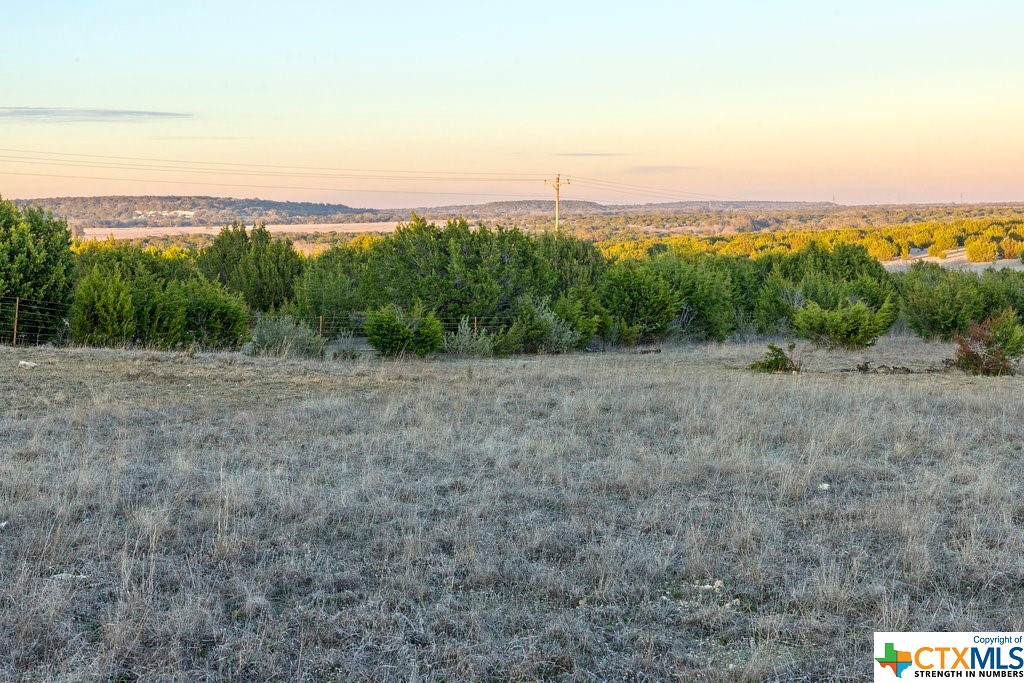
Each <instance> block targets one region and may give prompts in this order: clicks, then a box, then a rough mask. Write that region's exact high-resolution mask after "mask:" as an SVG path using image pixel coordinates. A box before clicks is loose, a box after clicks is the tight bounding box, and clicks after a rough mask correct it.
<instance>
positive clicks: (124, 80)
mask: <svg viewBox="0 0 1024 683" xmlns="http://www.w3.org/2000/svg"><path fill="white" fill-rule="evenodd" d="M10 5H11V6H8V7H5V12H4V15H5V26H6V28H7V30H6V32H5V40H4V44H3V46H2V47H0V93H2V95H0V195H2V196H4V197H7V198H31V197H48V196H70V195H109V194H201V195H216V196H234V197H262V198H268V199H281V200H303V201H321V202H339V203H344V204H348V205H350V206H357V207H370V208H396V207H415V206H435V205H444V204H461V203H477V202H484V201H489V200H502V199H527V198H551V197H552V196H553V191H552V189H551V188H550V187H548V186H545V185H544V182H543V181H544V179H553V178H554V176H555V174H556V173H559V174H561V175H562V177H563V178H565V177H568V178H569V181H570V185H568V186H567V187H564V188H563V189H562V198H563V200H565V199H586V200H594V201H600V202H604V203H644V202H660V201H672V200H687V199H698V200H704V199H707V200H709V201H714V200H716V199H718V200H724V199H750V200H793V201H796V200H801V201H831V200H832V199H833V197H834V198H835V201H837V202H839V203H841V204H867V203H911V202H957V201H960V199H961V196H963V199H964V201H967V202H982V201H1014V200H1024V163H1022V159H1024V131H1022V128H1021V127H1022V122H1024V51H1022V50H1021V49H1020V44H1021V43H1020V36H1019V33H1020V27H1021V26H1022V25H1024V2H1020V1H1019V0H1016V1H1002V2H992V1H985V0H976V1H974V2H944V1H943V0H931V1H930V2H918V1H916V0H903V1H901V0H889V1H887V2H876V1H874V0H861V1H858V2H839V1H835V0H817V1H814V2H805V1H803V0H792V1H790V2H774V3H768V2H763V1H762V2H739V1H733V2H729V1H722V2H715V3H710V2H706V1H701V2H689V1H686V0H676V1H675V2H644V1H643V0H641V1H639V2H631V3H619V2H616V3H610V2H606V3H598V2H593V1H591V2H575V1H572V0H569V1H562V2H545V3H541V2H533V1H532V0H523V1H519V2H506V3H494V6H490V5H491V4H490V3H485V2H480V0H475V1H474V2H461V1H459V2H454V1H446V0H436V1H435V2H430V3H427V2H422V0H420V1H418V2H405V1H389V0H379V1H378V2H373V3H370V2H360V3H354V2H345V1H342V2H338V1H334V2H314V1H310V0H293V1H292V2H289V3H282V2H262V1H260V0H252V1H249V2H245V3H241V2H233V1H222V2H205V1H204V2H194V1H191V0H179V1H176V2H167V1H164V2H152V3H139V2H137V1H135V2H121V1H120V0H108V1H104V2H94V1H89V0H77V1H75V2H66V1H64V0H53V1H51V2H46V3H10Z"/></svg>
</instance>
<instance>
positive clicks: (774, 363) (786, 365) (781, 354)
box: [750, 343, 802, 372]
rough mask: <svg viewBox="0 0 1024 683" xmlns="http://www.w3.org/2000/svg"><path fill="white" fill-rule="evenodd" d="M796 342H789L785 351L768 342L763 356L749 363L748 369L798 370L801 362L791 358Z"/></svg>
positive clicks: (771, 370) (766, 370) (759, 370)
mask: <svg viewBox="0 0 1024 683" xmlns="http://www.w3.org/2000/svg"><path fill="white" fill-rule="evenodd" d="M794 349H796V344H793V343H790V345H789V346H788V347H787V350H786V351H783V350H782V349H780V348H779V347H778V346H776V345H775V344H769V345H768V350H767V351H765V354H764V358H762V359H761V360H756V361H754V362H753V363H751V364H750V369H751V370H755V371H757V372H800V368H801V367H802V364H801V363H800V362H799V361H797V360H796V359H794V358H793V350H794Z"/></svg>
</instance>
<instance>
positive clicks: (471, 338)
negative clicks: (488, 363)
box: [444, 316, 494, 358]
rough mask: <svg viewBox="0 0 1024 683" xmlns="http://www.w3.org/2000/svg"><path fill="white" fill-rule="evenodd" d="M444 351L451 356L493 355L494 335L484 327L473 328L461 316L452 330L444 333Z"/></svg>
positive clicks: (478, 356) (481, 356) (484, 356)
mask: <svg viewBox="0 0 1024 683" xmlns="http://www.w3.org/2000/svg"><path fill="white" fill-rule="evenodd" d="M444 352H445V353H448V354H451V355H453V356H473V357H475V358H487V357H490V356H493V355H494V336H493V335H491V334H490V333H489V332H487V330H484V329H479V330H477V329H473V326H472V325H470V324H469V318H467V317H465V316H463V317H462V320H460V321H459V326H458V328H457V329H456V330H455V331H454V332H448V333H446V334H445V335H444Z"/></svg>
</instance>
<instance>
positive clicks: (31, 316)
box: [0, 200, 74, 341]
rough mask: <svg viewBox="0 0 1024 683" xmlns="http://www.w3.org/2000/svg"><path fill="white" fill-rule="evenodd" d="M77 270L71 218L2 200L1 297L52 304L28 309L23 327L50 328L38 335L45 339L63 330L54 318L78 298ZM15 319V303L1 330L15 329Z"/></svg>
mask: <svg viewBox="0 0 1024 683" xmlns="http://www.w3.org/2000/svg"><path fill="white" fill-rule="evenodd" d="M73 269H74V262H73V255H72V252H71V233H70V231H69V230H68V225H67V221H65V220H63V219H57V218H54V217H53V216H52V215H50V214H49V213H44V212H43V211H42V210H39V209H31V208H27V209H23V210H19V209H18V207H17V206H15V205H14V204H13V203H12V202H7V201H3V200H0V297H17V298H21V299H23V300H24V299H30V300H34V301H45V302H47V303H48V304H49V307H48V308H46V309H43V308H41V307H24V308H22V309H21V310H20V311H19V322H20V328H21V329H23V330H28V329H35V330H40V331H45V332H42V333H41V334H40V335H38V336H37V337H36V338H37V339H39V340H41V341H45V340H46V339H48V338H52V337H51V335H56V334H59V333H60V328H59V326H57V325H55V324H54V320H53V318H54V315H56V316H57V317H58V318H62V317H63V316H64V315H65V314H66V312H67V308H68V305H69V303H70V302H71V300H72V298H73V296H74V293H73V280H72V272H73ZM13 323H14V311H13V307H10V306H4V307H0V329H5V330H10V329H12V328H13Z"/></svg>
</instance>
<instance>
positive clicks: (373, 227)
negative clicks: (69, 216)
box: [81, 221, 399, 240]
mask: <svg viewBox="0 0 1024 683" xmlns="http://www.w3.org/2000/svg"><path fill="white" fill-rule="evenodd" d="M398 225H399V223H398V222H395V221H391V222H380V223H308V224H307V223H302V224H290V223H268V224H267V230H269V231H270V232H272V233H276V234H295V233H303V232H306V233H315V232H392V231H393V230H394V229H395V227H396V226H398ZM223 227H224V226H222V225H216V226H214V225H207V226H168V227H152V228H151V227H139V228H82V229H81V230H82V233H83V234H82V236H83V237H84V238H85V239H91V240H105V239H107V238H108V237H110V235H114V237H116V238H117V239H122V240H132V239H141V238H143V237H174V236H177V235H216V234H217V233H219V232H220V231H221V229H222V228H223Z"/></svg>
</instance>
